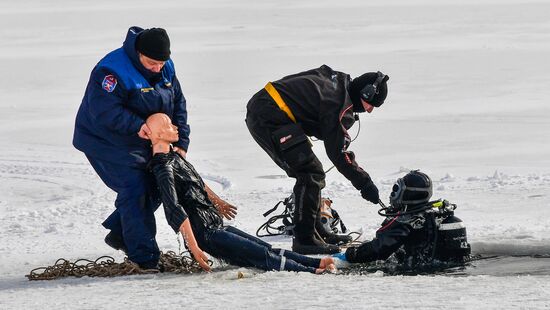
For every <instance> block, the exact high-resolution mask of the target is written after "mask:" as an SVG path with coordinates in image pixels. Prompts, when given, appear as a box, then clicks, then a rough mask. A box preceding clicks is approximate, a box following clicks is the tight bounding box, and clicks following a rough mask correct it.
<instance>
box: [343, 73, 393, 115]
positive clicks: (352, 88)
mask: <svg viewBox="0 0 550 310" xmlns="http://www.w3.org/2000/svg"><path fill="white" fill-rule="evenodd" d="M376 78H378V73H377V72H368V73H365V74H363V75H361V76H358V77H356V78H355V79H353V80H352V81H351V82H350V84H349V89H348V93H349V96H350V98H351V102H352V103H353V111H354V112H365V107H363V104H362V103H361V90H363V88H364V87H365V86H367V85H369V84H373V83H374V82H376ZM378 88H379V90H378V94H376V95H375V96H374V98H373V100H372V101H371V102H369V104H371V105H373V106H375V107H379V106H381V105H382V104H383V103H384V100H386V96H387V95H388V85H387V84H386V82H384V83H382V84H380V85H379V86H378Z"/></svg>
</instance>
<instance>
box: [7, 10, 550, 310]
mask: <svg viewBox="0 0 550 310" xmlns="http://www.w3.org/2000/svg"><path fill="white" fill-rule="evenodd" d="M549 12H550V3H549V2H547V1H542V0H541V1H520V0H504V1H496V0H475V1H474V0H467V1H438V0H412V1H407V0H391V1H364V0H351V1H346V0H344V1H327V0H310V1H290V0H279V1H273V0H265V1H255V0H240V1H186V0H183V1H176V0H173V1H162V2H154V1H128V0H123V1H104V0H101V1H99V0H98V1H69V0H60V1H49V2H47V1H40V0H20V1H1V2H0V72H1V74H0V132H1V135H0V180H1V182H0V309H117V308H124V309H151V308H157V309H168V308H170V309H174V308H190V309H195V308H211V309H220V308H223V309H226V308H227V309H237V308H238V309H240V308H255V309H257V308H263V309H304V308H308V309H309V308H313V309H321V308H323V309H358V308H368V309H376V308H388V307H389V308H421V309H434V308H445V309H474V308H488V309H503V308H508V309H541V308H550V263H549V260H548V259H546V260H545V259H544V258H539V259H536V258H531V259H527V260H526V262H527V263H526V264H527V265H525V264H524V265H522V266H516V265H514V264H511V265H506V264H502V263H501V262H500V261H499V260H495V261H494V264H495V265H494V266H492V267H491V266H489V267H487V266H486V269H483V268H482V269H479V268H478V269H476V267H475V266H472V267H469V268H470V269H471V271H470V272H469V275H448V274H446V275H442V274H439V275H422V276H389V275H384V274H383V273H382V272H377V273H373V274H369V275H322V276H315V275H312V274H297V273H289V272H260V271H258V270H254V269H242V268H241V269H232V268H229V269H228V268H218V270H216V269H215V270H214V272H212V273H209V274H204V273H201V274H194V275H175V274H158V275H144V276H126V277H117V278H87V277H86V278H80V279H76V278H67V279H61V280H54V281H38V282H30V281H28V280H27V279H26V278H25V277H24V275H25V274H28V272H29V271H30V270H31V269H33V268H35V267H40V266H46V265H51V264H53V263H54V262H55V261H56V260H57V259H58V258H61V257H63V258H66V259H70V260H75V259H78V258H90V259H95V258H97V257H99V256H102V255H112V256H114V257H115V258H117V260H121V259H122V257H123V256H122V254H121V253H117V252H116V251H114V250H112V249H111V248H109V247H108V246H107V245H105V244H104V243H103V237H104V235H105V234H106V231H105V229H104V228H103V227H102V226H101V225H100V223H101V222H102V221H103V219H104V218H105V217H106V216H107V215H108V214H109V213H110V212H112V210H113V208H114V206H113V201H114V197H115V195H114V193H113V192H111V191H110V190H109V189H108V188H107V187H106V186H104V185H103V183H102V182H101V181H100V179H99V178H98V177H97V176H96V174H95V173H94V171H93V170H92V168H91V167H90V165H89V164H88V162H87V160H86V158H85V157H84V155H83V154H82V153H80V152H78V151H77V150H75V149H74V148H73V147H72V145H71V140H72V132H73V124H74V118H75V115H76V111H77V109H78V106H79V104H80V101H81V98H82V95H83V93H84V89H85V86H86V83H87V80H88V77H89V74H90V71H91V69H92V68H93V66H94V65H95V63H96V62H97V61H98V60H99V59H100V58H101V57H103V55H105V54H106V53H107V52H109V51H111V50H113V49H115V48H118V47H119V46H121V44H122V41H123V40H124V37H125V34H126V31H127V29H128V27H130V26H133V25H139V26H142V27H146V28H148V27H154V26H157V27H163V28H166V29H167V31H168V33H169V35H170V38H171V41H172V52H173V54H172V55H173V57H172V58H173V59H174V62H175V65H176V69H177V74H178V77H179V78H180V80H181V81H182V85H183V90H184V94H185V96H186V98H187V102H188V111H189V122H190V124H191V129H192V133H191V146H190V150H189V159H190V160H191V161H192V162H193V163H194V164H195V167H197V169H198V170H199V171H200V172H201V173H202V174H203V175H204V176H205V178H206V179H207V181H208V183H209V184H211V185H213V187H214V188H215V189H216V190H217V191H218V192H219V194H220V195H221V196H222V197H224V198H226V199H227V200H228V201H230V202H232V203H234V204H236V205H237V206H238V207H239V214H238V216H237V219H236V220H234V221H233V222H232V224H233V225H235V226H237V227H239V228H241V229H243V230H245V231H247V232H249V233H252V234H253V233H254V232H255V231H256V228H257V227H258V226H259V225H260V224H261V223H263V221H264V218H263V217H262V215H261V214H262V213H263V212H265V211H266V210H267V209H269V208H270V207H272V206H273V205H275V203H276V202H277V201H279V200H280V199H283V198H285V197H286V196H288V195H289V194H290V191H291V189H292V185H293V180H292V179H289V178H287V177H285V176H283V175H284V173H283V172H282V171H281V170H280V169H279V168H278V167H276V165H275V164H274V163H272V162H271V160H270V159H269V158H268V156H267V155H266V154H265V153H264V152H263V151H262V150H261V149H260V147H259V146H257V145H256V143H255V142H254V141H253V140H252V138H251V136H250V134H249V133H248V130H247V129H246V126H245V124H244V118H245V106H246V103H247V101H248V99H249V98H250V97H251V96H252V95H253V94H254V93H255V92H256V91H258V90H259V89H260V88H261V87H263V86H264V84H265V82H267V81H269V80H275V79H278V78H280V77H283V76H285V75H288V74H291V73H296V72H299V71H303V70H307V69H310V68H314V67H318V66H320V65H322V64H328V65H329V66H331V67H332V68H333V69H335V70H339V71H344V72H347V73H349V74H351V75H352V76H357V75H360V74H362V73H364V72H367V71H376V70H381V71H383V72H384V73H386V74H388V75H390V81H389V87H390V94H389V96H388V98H387V100H386V104H384V106H382V107H381V108H380V109H376V110H375V111H374V112H373V113H372V114H365V115H361V133H360V135H359V137H358V139H357V140H356V141H355V142H354V143H353V144H352V146H351V149H352V150H353V151H354V152H355V153H356V155H357V158H358V162H359V163H360V164H361V165H362V166H363V167H364V168H365V169H366V170H367V171H368V172H369V173H370V174H371V175H372V177H373V178H374V180H375V182H376V184H377V185H378V186H379V188H380V191H381V195H382V196H383V197H387V196H388V195H389V193H390V188H391V185H392V183H393V182H394V181H395V180H396V179H397V178H398V177H400V176H402V175H404V174H405V173H406V172H407V171H408V170H409V169H417V168H419V169H422V170H423V171H425V172H427V173H428V174H429V175H430V176H431V177H432V178H433V180H434V183H435V188H434V198H446V199H449V200H450V201H452V202H454V203H457V204H458V205H459V208H458V209H457V212H456V215H457V216H458V217H460V218H461V219H463V220H464V222H465V224H466V226H467V230H468V238H469V240H470V242H471V244H472V249H473V252H474V253H476V254H482V255H499V256H510V255H549V254H550V206H549V203H548V200H549V198H550V121H549V119H550V105H549V98H550V96H549V95H550V74H549V72H550V63H549V61H548V55H549V54H550V14H549ZM356 127H357V126H356ZM356 127H354V128H352V130H351V133H352V134H354V133H355V132H356V130H357V128H356ZM314 149H315V152H316V153H317V154H318V155H319V157H320V158H321V160H322V161H323V163H324V164H325V168H329V167H330V166H331V165H330V162H329V160H328V158H327V157H326V155H324V148H323V145H322V143H320V142H316V143H315V146H314ZM324 195H326V196H330V197H331V198H332V199H333V200H334V207H335V208H336V209H337V210H338V211H339V213H340V215H341V216H342V218H343V220H344V222H345V223H346V225H347V226H348V228H351V229H352V230H361V231H363V233H364V234H363V237H364V238H365V239H369V238H372V237H373V236H374V232H375V230H376V228H377V227H378V225H379V223H380V222H381V221H382V218H381V217H380V216H378V215H377V209H378V208H377V207H376V206H374V205H372V204H370V203H367V202H366V201H364V200H363V199H362V198H361V197H360V194H359V193H358V192H357V191H356V190H355V189H354V188H353V187H352V186H351V184H350V182H348V181H347V180H346V179H345V178H344V177H343V176H341V175H340V174H339V173H338V172H337V171H331V172H329V173H328V174H327V186H326V189H325V191H324ZM157 226H158V242H159V246H160V247H161V249H163V250H177V249H178V242H177V241H176V237H175V235H174V234H173V231H171V230H170V228H169V227H168V225H167V223H166V221H165V218H164V214H163V211H162V209H159V211H158V212H157ZM269 240H270V241H273V242H274V243H275V244H276V245H277V246H282V247H284V248H290V246H291V239H289V238H272V239H269ZM499 263H500V264H501V265H499ZM529 264H533V265H529ZM531 267H532V268H531ZM517 268H519V269H517ZM220 269H222V270H220ZM491 269H496V270H499V271H498V272H491ZM237 270H240V271H242V272H244V274H245V275H246V276H245V278H243V279H239V280H237Z"/></svg>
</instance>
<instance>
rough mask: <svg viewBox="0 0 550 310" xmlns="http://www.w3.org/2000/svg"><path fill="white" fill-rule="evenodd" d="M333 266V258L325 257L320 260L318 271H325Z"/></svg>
mask: <svg viewBox="0 0 550 310" xmlns="http://www.w3.org/2000/svg"><path fill="white" fill-rule="evenodd" d="M329 265H334V258H333V257H331V256H326V257H323V258H321V263H320V264H319V268H320V269H326V268H327V266H329Z"/></svg>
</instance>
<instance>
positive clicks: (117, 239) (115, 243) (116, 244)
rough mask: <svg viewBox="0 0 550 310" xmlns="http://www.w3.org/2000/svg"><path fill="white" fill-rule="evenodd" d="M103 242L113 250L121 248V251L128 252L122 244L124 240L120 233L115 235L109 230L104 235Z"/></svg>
mask: <svg viewBox="0 0 550 310" xmlns="http://www.w3.org/2000/svg"><path fill="white" fill-rule="evenodd" d="M105 243H107V245H108V246H110V247H112V248H113V249H115V250H121V251H122V252H124V253H126V254H128V248H127V247H126V245H125V244H124V240H123V239H122V236H121V235H117V234H115V233H114V232H112V231H111V232H110V233H108V234H107V236H105Z"/></svg>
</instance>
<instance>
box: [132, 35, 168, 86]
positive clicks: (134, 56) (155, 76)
mask: <svg viewBox="0 0 550 310" xmlns="http://www.w3.org/2000/svg"><path fill="white" fill-rule="evenodd" d="M142 31H143V28H141V27H137V26H133V27H130V28H129V29H128V33H127V34H126V39H125V40H124V43H123V44H122V48H123V49H124V52H125V53H126V55H128V57H129V58H130V60H132V64H133V65H134V67H136V69H137V70H138V71H139V73H141V75H143V77H144V78H145V79H147V80H148V81H152V80H159V79H160V78H161V77H162V71H161V72H160V73H155V72H151V71H149V70H147V69H145V67H144V66H143V65H142V64H141V62H140V61H139V56H138V52H137V51H136V39H137V37H138V35H139V34H140V33H141V32H142ZM163 70H164V68H163ZM153 84H154V83H152V85H153Z"/></svg>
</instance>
